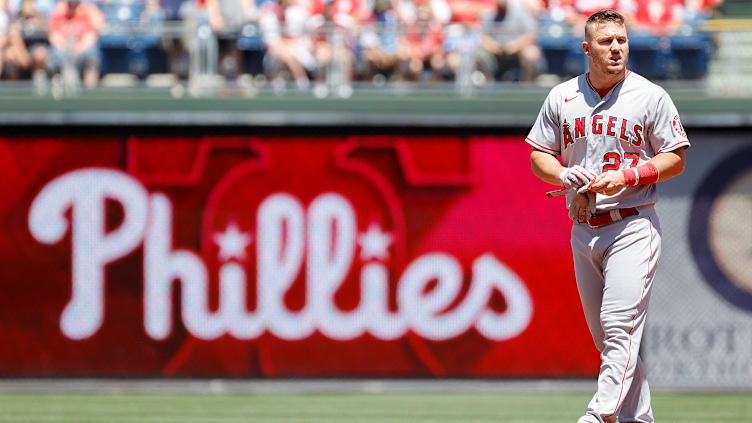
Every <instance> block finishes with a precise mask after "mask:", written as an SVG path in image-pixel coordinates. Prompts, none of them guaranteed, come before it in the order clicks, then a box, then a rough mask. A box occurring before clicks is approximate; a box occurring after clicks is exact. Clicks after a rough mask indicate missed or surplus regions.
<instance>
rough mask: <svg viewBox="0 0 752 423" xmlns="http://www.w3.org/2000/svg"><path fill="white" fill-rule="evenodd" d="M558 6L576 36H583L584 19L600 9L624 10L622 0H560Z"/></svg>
mask: <svg viewBox="0 0 752 423" xmlns="http://www.w3.org/2000/svg"><path fill="white" fill-rule="evenodd" d="M559 7H561V9H562V10H563V11H564V13H565V20H566V22H567V23H568V24H569V26H570V27H571V28H572V33H573V35H574V36H575V37H577V38H582V37H584V36H585V21H587V18H588V17H589V16H590V15H592V14H593V13H595V12H599V11H601V10H606V9H612V10H619V11H622V10H624V0H560V2H559Z"/></svg>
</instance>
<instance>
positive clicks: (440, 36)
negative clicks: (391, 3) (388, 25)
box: [397, 0, 452, 80]
mask: <svg viewBox="0 0 752 423" xmlns="http://www.w3.org/2000/svg"><path fill="white" fill-rule="evenodd" d="M398 5H399V6H398V9H397V10H398V11H399V16H400V22H402V26H403V27H404V28H405V31H404V32H403V35H402V37H401V39H400V51H399V57H400V59H399V77H400V79H403V80H416V79H418V78H431V79H434V80H442V79H443V78H444V74H446V73H448V71H447V66H446V57H445V51H444V28H445V26H446V24H447V23H448V22H449V21H450V19H451V16H452V12H451V9H450V8H449V4H448V3H447V2H446V1H445V0H415V1H409V0H408V1H400V2H399V3H398ZM428 69H430V70H431V72H432V74H429V73H428V72H427V71H428Z"/></svg>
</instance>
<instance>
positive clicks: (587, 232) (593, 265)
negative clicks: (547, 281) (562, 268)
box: [571, 223, 604, 351]
mask: <svg viewBox="0 0 752 423" xmlns="http://www.w3.org/2000/svg"><path fill="white" fill-rule="evenodd" d="M593 237H594V230H593V229H592V228H590V227H589V226H588V225H584V224H577V223H575V224H574V225H573V226H572V239H571V243H572V256H573V258H574V273H575V279H576V280H577V291H578V292H579V294H580V302H581V303H582V311H583V313H584V314H585V321H586V322H587V325H588V329H589V330H590V334H591V335H592V336H593V342H594V343H595V347H596V348H597V349H598V351H602V350H603V328H602V327H601V317H600V316H601V300H602V298H603V284H604V280H603V269H602V268H601V257H600V256H599V255H596V253H595V252H594V245H593V243H592V240H593Z"/></svg>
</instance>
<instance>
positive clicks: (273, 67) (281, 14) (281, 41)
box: [259, 0, 318, 89]
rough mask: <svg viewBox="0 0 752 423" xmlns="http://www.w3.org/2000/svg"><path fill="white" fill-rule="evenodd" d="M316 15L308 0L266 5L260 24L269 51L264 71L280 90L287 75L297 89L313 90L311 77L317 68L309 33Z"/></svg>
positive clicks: (261, 14)
mask: <svg viewBox="0 0 752 423" xmlns="http://www.w3.org/2000/svg"><path fill="white" fill-rule="evenodd" d="M314 12H316V10H315V4H314V2H313V1H309V0H280V1H279V3H276V2H271V1H270V2H266V3H264V6H263V7H262V10H261V13H260V15H259V24H260V26H261V33H262V36H263V38H264V43H265V44H266V48H267V54H266V56H265V57H264V67H265V68H266V72H267V74H268V75H270V76H271V77H272V78H273V81H272V82H273V84H277V86H280V85H279V84H280V83H281V82H284V80H283V75H284V73H285V72H289V74H290V76H291V77H292V79H293V80H294V81H295V84H296V85H297V87H298V88H300V89H305V88H308V87H309V86H310V78H309V75H308V73H309V72H311V73H312V72H314V71H315V70H316V69H317V66H318V64H317V63H316V59H315V58H314V56H313V39H312V37H311V32H310V27H311V17H312V16H314V14H315V13H314Z"/></svg>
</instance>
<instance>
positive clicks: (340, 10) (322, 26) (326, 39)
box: [311, 0, 373, 97]
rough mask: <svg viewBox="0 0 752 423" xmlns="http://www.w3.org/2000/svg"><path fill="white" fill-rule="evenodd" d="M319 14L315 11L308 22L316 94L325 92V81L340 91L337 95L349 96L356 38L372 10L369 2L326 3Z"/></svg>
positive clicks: (332, 0)
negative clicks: (314, 62) (309, 25)
mask: <svg viewBox="0 0 752 423" xmlns="http://www.w3.org/2000/svg"><path fill="white" fill-rule="evenodd" d="M318 12H319V11H318V10H316V11H314V15H313V17H312V20H311V23H312V28H311V30H312V31H313V38H314V57H315V59H316V71H315V72H314V77H315V79H316V80H317V82H318V84H317V85H318V87H317V90H318V91H317V93H319V95H321V94H324V93H325V92H326V89H325V88H324V87H323V85H322V82H323V81H324V79H326V81H327V82H328V83H329V85H331V86H332V87H337V88H338V89H340V90H342V91H341V92H340V93H339V94H340V95H342V96H345V97H346V96H349V95H350V89H351V88H350V85H351V81H352V79H353V76H354V75H353V73H354V64H355V50H356V48H357V39H358V38H357V37H358V34H359V32H360V30H361V26H362V24H363V22H364V21H367V20H369V19H370V17H371V14H372V13H373V10H372V9H371V8H370V3H368V2H366V1H363V0H329V1H327V2H325V3H324V5H323V10H321V12H320V13H318ZM322 89H323V90H325V91H321V90H322Z"/></svg>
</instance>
